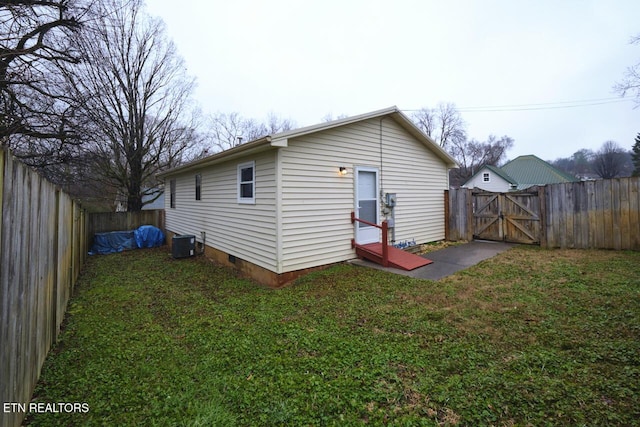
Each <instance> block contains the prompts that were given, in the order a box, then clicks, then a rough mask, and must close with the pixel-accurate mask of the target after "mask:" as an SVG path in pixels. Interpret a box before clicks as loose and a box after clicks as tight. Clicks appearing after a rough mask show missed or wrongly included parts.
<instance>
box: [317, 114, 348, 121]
mask: <svg viewBox="0 0 640 427" xmlns="http://www.w3.org/2000/svg"><path fill="white" fill-rule="evenodd" d="M347 117H349V115H348V114H344V113H343V114H338V116H337V117H335V118H334V117H333V114H331V113H327V114H325V115H324V116H322V119H320V120H322V121H323V122H324V123H327V122H332V121H334V120H340V119H346V118H347Z"/></svg>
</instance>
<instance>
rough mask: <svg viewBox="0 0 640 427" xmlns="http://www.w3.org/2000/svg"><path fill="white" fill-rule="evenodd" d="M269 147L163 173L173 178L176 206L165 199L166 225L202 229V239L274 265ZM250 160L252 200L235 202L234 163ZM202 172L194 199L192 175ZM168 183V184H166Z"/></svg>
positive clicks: (273, 199) (181, 231)
mask: <svg viewBox="0 0 640 427" xmlns="http://www.w3.org/2000/svg"><path fill="white" fill-rule="evenodd" d="M275 158H276V155H275V150H271V151H268V152H266V153H260V154H256V155H255V156H247V157H243V158H240V159H237V160H233V161H228V162H225V163H221V164H217V165H214V166H209V167H206V168H203V169H200V170H196V171H191V172H188V173H184V174H180V175H176V176H169V177H167V182H168V181H169V180H171V179H176V207H175V208H171V207H170V206H169V199H170V198H169V197H166V198H165V212H166V228H167V230H169V231H172V232H174V233H177V234H194V235H195V236H196V238H197V239H198V241H200V240H201V239H200V232H201V231H204V232H206V244H207V245H208V246H212V247H214V248H216V249H219V250H221V251H224V252H226V253H228V254H231V255H234V256H236V257H238V258H241V259H244V260H246V261H249V262H252V263H254V264H256V265H259V266H261V267H264V268H267V269H269V270H272V271H275V270H276V267H277V266H276V258H277V257H276V240H277V238H276V175H275ZM250 161H255V175H256V178H255V179H256V182H255V188H254V191H255V197H256V203H255V205H251V204H239V203H238V194H237V166H238V165H239V164H241V163H245V162H250ZM197 173H200V174H201V175H202V198H201V200H195V175H196V174H197ZM167 188H169V185H167Z"/></svg>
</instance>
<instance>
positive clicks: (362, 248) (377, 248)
mask: <svg viewBox="0 0 640 427" xmlns="http://www.w3.org/2000/svg"><path fill="white" fill-rule="evenodd" d="M355 247H356V255H358V258H362V259H367V260H369V261H373V262H375V263H376V264H380V265H382V243H369V244H366V245H355ZM388 248H389V267H394V268H399V269H401V270H407V271H410V270H414V269H416V268H418V267H424V266H425V265H429V264H431V263H432V262H433V261H431V260H430V259H426V258H422V257H421V256H418V255H414V254H412V253H409V252H405V251H403V250H400V249H397V248H394V247H393V246H389V247H388Z"/></svg>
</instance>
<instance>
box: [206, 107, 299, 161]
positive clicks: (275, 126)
mask: <svg viewBox="0 0 640 427" xmlns="http://www.w3.org/2000/svg"><path fill="white" fill-rule="evenodd" d="M294 127H295V122H293V121H292V120H289V119H282V118H280V117H279V116H278V115H277V114H275V113H270V114H269V115H268V116H267V119H266V121H264V122H260V121H258V120H256V119H246V118H243V117H242V116H240V114H239V113H237V112H233V113H217V114H215V115H213V116H211V120H210V126H209V134H210V135H209V139H210V140H211V141H212V144H213V151H214V152H218V151H224V150H228V149H229V148H233V147H236V146H238V145H240V144H242V143H245V142H249V141H254V140H256V139H259V138H262V137H264V136H267V135H274V134H276V133H280V132H284V131H287V130H291V129H293V128H294ZM208 153H209V150H205V152H203V154H208Z"/></svg>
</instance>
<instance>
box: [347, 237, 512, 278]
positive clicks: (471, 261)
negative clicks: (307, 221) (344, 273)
mask: <svg viewBox="0 0 640 427" xmlns="http://www.w3.org/2000/svg"><path fill="white" fill-rule="evenodd" d="M514 246H516V244H514V243H505V242H491V241H488V240H474V241H472V242H469V243H464V244H462V245H456V246H450V247H448V248H445V249H440V250H438V251H434V252H429V253H427V254H424V255H421V256H422V257H424V258H427V259H430V260H432V261H433V263H432V264H429V265H426V266H424V267H420V268H416V269H415V270H411V271H405V270H399V269H397V268H389V267H387V268H385V267H383V266H381V265H378V264H375V263H373V262H370V261H366V260H360V259H356V260H352V261H350V262H351V263H352V264H354V265H359V266H363V267H369V268H375V269H378V270H384V271H388V272H391V273H395V274H402V275H404V276H410V277H415V278H418V279H429V280H438V279H441V278H443V277H447V276H450V275H452V274H454V273H456V272H458V271H460V270H464V269H465V268H469V267H471V266H473V265H476V264H478V263H479V262H480V261H484V260H485V259H489V258H491V257H494V256H496V255H498V254H499V253H502V252H504V251H506V250H508V249H510V248H512V247H514Z"/></svg>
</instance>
